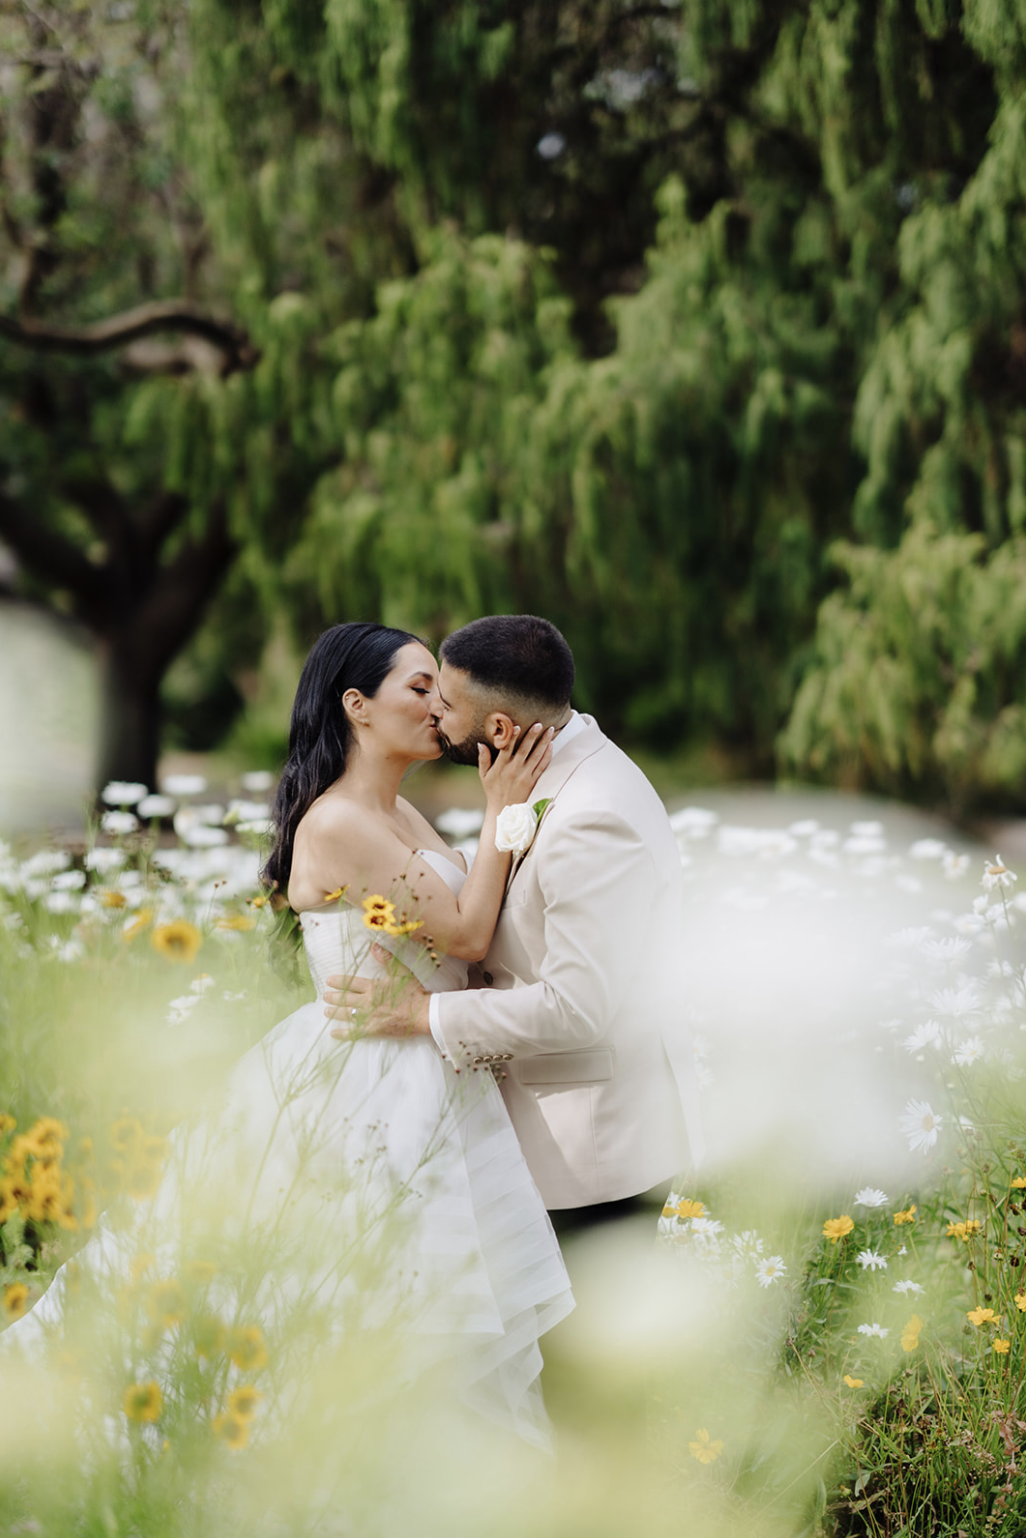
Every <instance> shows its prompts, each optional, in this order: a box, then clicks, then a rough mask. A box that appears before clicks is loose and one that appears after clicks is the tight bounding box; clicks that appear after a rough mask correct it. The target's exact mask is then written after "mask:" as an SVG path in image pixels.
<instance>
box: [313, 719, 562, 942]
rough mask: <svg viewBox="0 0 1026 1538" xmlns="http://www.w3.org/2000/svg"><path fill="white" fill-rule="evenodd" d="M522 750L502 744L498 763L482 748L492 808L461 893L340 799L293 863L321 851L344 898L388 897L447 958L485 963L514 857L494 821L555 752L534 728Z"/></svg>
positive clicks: (321, 865)
mask: <svg viewBox="0 0 1026 1538" xmlns="http://www.w3.org/2000/svg"><path fill="white" fill-rule="evenodd" d="M517 747H518V748H519V751H518V750H517ZM517 747H514V748H503V749H501V750H500V751H499V752H498V754H497V755H496V758H495V760H494V762H492V761H491V759H490V755H489V752H488V750H487V749H486V748H484V747H482V748H481V749H480V763H479V770H478V772H479V774H480V776H481V784H482V786H483V787H484V792H485V798H486V803H487V807H486V811H485V818H484V823H483V825H482V827H481V842H480V846H479V848H478V853H477V855H476V857H475V859H474V862H473V864H472V866H471V869H470V874H469V875H468V876H467V879H466V881H465V882H464V883H463V888H462V890H461V892H460V893H459V896H456V895H455V894H454V893H453V892H452V890H451V889H450V888H449V887H448V886H447V885H446V883H445V880H444V879H443V877H441V876H440V875H438V873H437V872H436V871H435V870H433V869H432V867H431V866H430V865H428V864H427V863H426V862H425V861H424V860H423V859H421V857H420V855H419V854H417V853H416V852H411V850H410V849H409V848H408V847H407V845H406V844H404V843H403V841H402V839H401V838H399V837H398V835H397V834H395V833H393V832H392V831H391V830H390V829H389V828H388V827H387V826H386V825H384V824H383V823H382V822H380V821H379V820H377V819H376V818H370V817H368V816H367V814H366V812H365V811H364V810H363V809H362V808H361V807H359V806H357V805H356V804H355V803H354V802H351V801H346V800H345V799H344V798H342V797H336V798H325V800H323V801H322V802H321V803H320V805H319V806H318V807H316V808H315V809H314V810H313V811H312V812H311V813H309V814H308V815H307V817H305V818H304V819H303V822H302V823H301V824H300V827H299V829H298V831H297V834H296V851H295V861H294V868H295V866H299V865H301V863H302V862H303V861H304V860H306V859H311V858H312V856H313V853H314V851H316V860H317V867H318V870H319V871H322V872H323V873H324V880H325V883H326V884H327V883H328V882H330V884H331V886H332V889H336V888H339V887H341V888H343V889H344V892H345V898H346V901H347V902H349V903H352V904H353V905H354V906H355V907H360V905H361V904H362V902H363V900H364V898H366V897H372V896H375V897H384V898H385V899H387V900H388V901H389V902H392V903H394V904H395V913H394V919H395V921H397V922H400V923H402V922H405V921H410V920H412V921H413V922H418V921H419V923H420V926H421V927H420V928H419V929H417V930H416V931H415V932H414V938H415V939H417V940H419V941H421V942H422V943H423V944H425V945H427V946H429V947H431V948H432V949H434V950H437V951H440V952H443V953H444V954H445V955H447V956H457V957H459V958H460V959H461V960H464V961H481V960H482V959H483V958H484V956H485V954H486V953H487V950H488V947H489V945H490V943H491V939H492V935H493V933H494V931H495V925H496V923H497V921H498V917H499V908H500V906H501V905H502V898H503V894H504V892H505V888H506V878H507V876H508V874H509V867H510V859H511V856H510V855H509V853H507V852H504V851H501V850H498V849H496V847H495V825H496V820H497V818H498V815H499V812H500V811H501V810H502V808H503V807H505V806H512V805H516V804H517V803H519V802H523V801H527V800H528V799H529V798H530V795H531V792H532V791H533V789H534V787H535V785H536V784H537V782H538V779H539V777H540V775H541V774H542V772H543V770H544V769H545V768H546V767H547V765H548V762H549V759H550V758H551V756H552V732H551V730H543V729H542V728H541V727H540V726H533V727H531V729H530V731H529V732H527V733H526V734H525V740H524V742H523V743H522V744H520V743H519V742H518V744H517Z"/></svg>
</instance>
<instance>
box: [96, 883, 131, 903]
mask: <svg viewBox="0 0 1026 1538" xmlns="http://www.w3.org/2000/svg"><path fill="white" fill-rule="evenodd" d="M100 902H101V904H102V905H103V907H104V908H125V907H127V906H128V898H127V897H126V896H125V894H124V892H119V891H118V889H117V887H108V888H107V890H106V891H104V892H101V893H100Z"/></svg>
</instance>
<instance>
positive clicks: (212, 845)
mask: <svg viewBox="0 0 1026 1538" xmlns="http://www.w3.org/2000/svg"><path fill="white" fill-rule="evenodd" d="M235 788H236V790H237V792H238V794H237V796H236V797H235V799H234V800H231V801H227V802H218V803H216V804H215V803H214V802H213V801H211V800H209V799H208V797H207V792H206V787H205V786H204V785H203V783H202V782H201V781H200V780H198V779H188V778H185V777H180V778H179V779H178V780H172V781H170V782H169V783H168V784H166V785H165V786H164V787H163V790H162V794H161V796H159V797H157V796H144V795H143V793H142V791H143V788H142V787H141V786H135V785H132V784H124V783H115V784H112V785H110V786H108V787H107V790H106V792H105V801H106V809H105V810H104V811H103V812H102V813H101V814H100V815H99V816H98V817H97V818H96V819H94V820H93V821H92V822H91V824H90V826H89V828H88V830H87V834H86V837H85V838H84V839H83V840H80V841H78V842H76V843H74V844H68V845H67V846H62V845H59V844H51V845H46V846H45V847H38V846H30V845H27V844H26V845H25V846H24V847H21V846H19V847H18V848H15V847H11V846H2V847H0V968H2V975H3V978H4V987H3V991H2V997H0V1089H2V1093H0V1310H2V1324H3V1326H4V1327H5V1328H4V1332H3V1334H2V1335H0V1390H2V1391H0V1519H2V1521H3V1522H4V1523H5V1524H6V1526H7V1528H8V1530H9V1531H11V1532H19V1533H44V1534H54V1535H65V1534H69V1535H70V1534H72V1533H75V1534H79V1533H83V1534H84V1533H104V1534H111V1535H112V1534H121V1533H124V1534H161V1535H164V1534H167V1535H179V1534H181V1535H183V1538H184V1535H187V1534H188V1535H192V1534H195V1535H206V1534H211V1535H212V1534H215V1533H216V1534H217V1535H218V1538H221V1535H224V1534H227V1533H233V1532H240V1533H241V1532H242V1531H243V1530H245V1531H246V1532H247V1533H252V1532H258V1533H262V1532H268V1533H270V1532H275V1533H277V1532H282V1533H284V1532H288V1533H290V1534H292V1533H301V1532H310V1533H313V1532H314V1531H315V1530H316V1531H318V1532H338V1533H360V1534H374V1533H382V1534H385V1533H393V1532H395V1533H400V1532H410V1531H417V1532H419V1533H425V1534H433V1533H436V1532H437V1533H439V1534H441V1533H443V1532H444V1533H446V1534H461V1533H467V1534H468V1535H469V1534H471V1533H475V1534H476V1533H480V1532H481V1531H483V1530H487V1531H489V1532H495V1533H500V1534H505V1533H507V1532H508V1533H509V1534H513V1533H521V1532H523V1531H525V1530H526V1529H527V1528H528V1526H530V1527H531V1528H533V1527H536V1526H538V1527H542V1528H543V1529H544V1530H549V1531H553V1532H555V1533H558V1534H560V1535H562V1534H568V1535H570V1534H574V1535H576V1534H578V1533H580V1534H582V1535H583V1534H585V1533H587V1534H589V1535H594V1534H598V1535H605V1534H609V1535H613V1534H620V1533H623V1532H625V1531H634V1532H641V1533H644V1534H649V1533H651V1534H663V1533H666V1534H670V1533H682V1532H686V1533H687V1534H688V1535H689V1538H690V1535H693V1534H694V1535H700V1538H706V1535H708V1538H717V1535H720V1534H727V1533H738V1534H741V1533H744V1534H754V1535H757V1538H762V1535H766V1538H777V1535H780V1538H784V1535H795V1538H797V1535H799V1534H808V1535H810V1538H811V1535H817V1538H835V1535H842V1534H844V1535H847V1534H867V1535H881V1538H883V1535H898V1534H908V1535H919V1534H922V1535H924V1538H925V1535H927V1534H934V1533H938V1534H950V1535H951V1538H956V1535H958V1534H965V1535H966V1538H977V1535H979V1538H984V1535H986V1538H991V1535H994V1538H1018V1535H1019V1534H1021V1532H1022V1530H1023V1527H1024V1525H1026V1496H1024V1494H1023V1489H1022V1486H1021V1482H1020V1481H1019V1478H1018V1472H1019V1471H1018V1458H1019V1457H1020V1455H1021V1450H1022V1447H1023V1445H1024V1440H1026V1396H1024V1391H1023V1376H1024V1367H1023V1363H1024V1349H1026V1126H1024V1116H1023V1084H1024V1078H1023V1070H1024V1067H1026V944H1024V938H1026V893H1024V892H1020V890H1019V886H1020V883H1019V881H1018V879H1017V876H1016V872H1015V871H1014V869H1012V868H1010V865H1009V864H1007V863H1006V862H1004V861H1002V860H1001V858H1000V857H999V856H998V855H997V854H996V852H991V853H990V854H989V855H988V856H986V857H984V856H983V855H982V854H981V853H980V851H979V850H978V849H976V848H974V847H972V846H970V845H968V844H966V843H965V842H964V841H961V840H959V839H958V838H956V837H955V835H951V837H950V838H945V837H942V836H940V835H939V834H937V833H936V830H932V831H930V832H929V836H923V837H912V838H910V837H907V836H896V835H895V833H894V832H893V831H892V829H891V826H890V824H889V822H888V819H887V817H886V815H885V814H884V813H881V815H880V817H879V818H876V817H873V818H870V817H868V816H865V815H860V816H854V817H852V816H850V815H848V816H846V815H845V804H844V802H843V801H838V800H836V799H831V798H824V801H823V811H822V814H821V816H820V818H819V819H814V818H812V817H808V816H803V817H802V818H800V819H796V820H795V819H789V818H788V816H787V813H786V806H787V803H786V798H781V800H780V807H781V809H782V810H781V811H780V812H774V814H773V817H772V818H771V819H770V825H765V824H766V822H767V819H766V817H765V816H762V817H761V822H762V824H764V825H760V826H751V825H748V824H745V825H735V824H734V823H733V822H731V821H729V820H728V819H727V817H725V816H724V815H721V813H719V812H717V811H715V810H712V809H710V808H708V807H701V806H692V807H686V808H682V809H680V810H679V811H677V812H675V813H674V814H673V823H674V827H675V830H676V833H677V837H678V842H679V846H680V850H681V862H682V879H683V880H684V881H685V883H686V887H687V891H688V894H689V905H688V907H689V918H688V927H687V932H686V933H685V935H683V936H682V962H683V966H682V976H683V977H684V978H685V979H686V988H685V991H684V995H683V997H682V1001H681V1010H682V1022H683V1021H685V1020H686V1022H687V1024H688V1025H689V1027H690V1029H691V1031H692V1034H693V1038H694V1043H695V1056H696V1067H697V1070H698V1074H699V1078H700V1081H701V1085H702V1100H703V1108H704V1114H705V1120H706V1128H705V1130H706V1138H707V1143H708V1155H707V1158H706V1160H705V1162H704V1163H703V1165H702V1166H701V1167H700V1168H699V1169H697V1170H688V1171H682V1172H681V1173H680V1176H679V1178H678V1179H677V1180H676V1181H675V1183H674V1189H673V1190H672V1191H671V1192H670V1194H669V1196H668V1197H667V1200H666V1204H665V1206H664V1207H663V1210H662V1212H661V1213H660V1212H659V1210H658V1208H656V1209H653V1212H652V1216H651V1219H650V1220H647V1219H639V1220H637V1221H636V1222H635V1223H633V1224H632V1225H629V1226H628V1227H627V1228H625V1229H622V1230H618V1231H617V1232H616V1233H615V1234H602V1233H598V1234H596V1235H594V1236H591V1237H589V1238H588V1239H586V1240H582V1241H581V1244H580V1249H579V1252H577V1253H576V1255H575V1261H574V1280H575V1290H576V1292H577V1296H578V1308H577V1311H576V1312H575V1314H574V1315H572V1316H571V1318H570V1319H569V1320H568V1321H567V1322H566V1324H565V1325H563V1326H561V1327H560V1329H559V1331H557V1332H556V1333H555V1335H554V1336H553V1338H552V1340H551V1343H549V1342H546V1343H545V1344H546V1360H547V1367H546V1374H545V1380H544V1381H545V1388H546V1394H547V1397H548V1400H549V1405H550V1409H551V1412H552V1415H553V1418H554V1420H555V1424H556V1431H557V1437H558V1456H557V1458H556V1459H555V1460H554V1461H550V1460H546V1459H544V1458H542V1457H541V1455H539V1454H536V1453H533V1452H530V1451H528V1450H526V1449H523V1448H520V1447H517V1446H512V1445H510V1441H511V1439H508V1438H507V1437H506V1435H505V1434H502V1435H501V1436H500V1435H499V1434H498V1433H496V1434H494V1435H493V1434H491V1433H490V1432H489V1431H488V1428H487V1426H486V1425H485V1424H484V1423H483V1422H479V1421H477V1420H474V1419H472V1418H471V1417H470V1416H468V1415H467V1414H466V1413H465V1412H460V1411H459V1410H458V1409H457V1408H456V1407H455V1402H454V1399H453V1397H452V1396H451V1395H450V1394H449V1393H448V1392H447V1384H446V1380H445V1370H444V1365H441V1366H440V1365H439V1364H426V1366H425V1370H424V1371H423V1372H420V1373H417V1374H411V1372H410V1368H409V1363H408V1362H404V1359H403V1354H402V1350H401V1348H400V1341H401V1328H400V1325H401V1319H399V1318H397V1317H395V1315H394V1314H393V1315H392V1316H391V1317H390V1318H388V1319H386V1320H382V1318H381V1317H380V1316H376V1315H375V1312H374V1307H373V1300H374V1298H375V1296H376V1295H378V1294H379V1293H381V1292H382V1289H383V1287H384V1284H385V1278H386V1277H387V1275H388V1272H389V1265H390V1261H389V1253H390V1251H389V1234H390V1233H391V1232H394V1227H393V1226H392V1225H395V1224H397V1223H398V1224H401V1223H402V1222H403V1221H404V1218H403V1210H402V1207H401V1204H397V1206H396V1208H395V1210H394V1211H391V1212H389V1213H385V1214H376V1215H375V1225H376V1230H375V1231H376V1234H377V1240H376V1242H375V1243H374V1244H373V1245H371V1246H368V1245H367V1244H366V1243H362V1242H360V1241H359V1239H358V1238H357V1237H356V1235H357V1232H358V1230H359V1229H360V1225H361V1223H363V1222H364V1220H365V1218H366V1211H365V1210H364V1209H361V1207H360V1204H359V1200H358V1199H356V1198H358V1193H359V1192H360V1190H362V1189H363V1188H364V1186H365V1184H366V1181H367V1175H368V1171H367V1169H366V1167H365V1166H363V1165H361V1164H359V1161H354V1166H353V1167H352V1168H351V1169H347V1170H346V1172H345V1176H344V1181H343V1184H344V1186H345V1190H344V1191H343V1192H342V1193H340V1194H339V1195H338V1198H337V1200H336V1199H335V1197H334V1196H333V1195H332V1193H330V1192H325V1191H324V1190H317V1191H310V1190H305V1189H303V1188H302V1186H301V1182H300V1183H296V1184H295V1185H293V1186H290V1187H288V1189H285V1188H282V1189H281V1191H280V1192H279V1193H277V1194H275V1195H274V1199H273V1200H272V1201H271V1202H270V1203H269V1204H268V1206H267V1209H266V1211H267V1212H270V1213H271V1214H272V1216H271V1218H270V1219H267V1218H266V1217H265V1218H260V1219H259V1220H258V1217H257V1216H256V1215H254V1214H255V1209H254V1208H253V1207H252V1206H251V1205H249V1206H247V1202H246V1201H245V1200H244V1199H243V1197H242V1196H241V1195H240V1193H243V1192H247V1191H250V1190H251V1189H252V1190H255V1189H256V1188H257V1186H258V1184H259V1181H260V1178H261V1175H260V1166H261V1150H260V1147H259V1146H254V1145H252V1143H251V1142H250V1141H233V1140H232V1138H231V1137H230V1136H229V1137H227V1139H226V1140H225V1141H224V1143H223V1145H222V1146H218V1147H217V1148H214V1147H213V1146H212V1143H211V1139H210V1138H209V1135H207V1134H204V1131H203V1129H204V1128H209V1126H210V1125H211V1124H212V1123H211V1119H210V1107H211V1105H212V1104H214V1103H216V1101H217V1096H218V1094H219V1087H220V1086H221V1085H222V1084H223V1082H224V1079H225V1076H226V1074H227V1072H228V1069H229V1068H230V1066H231V1065H232V1064H233V1063H235V1062H236V1061H237V1060H238V1059H239V1058H240V1057H241V1056H242V1055H243V1054H244V1053H246V1052H247V1051H248V1050H250V1049H252V1048H254V1047H255V1046H257V1044H258V1043H260V1041H261V1039H262V1038H263V1037H264V1036H265V1035H266V1033H267V1031H268V1030H269V1028H270V1027H271V1026H272V1025H273V1024H274V1023H275V1022H276V1021H277V1020H279V1019H281V1018H283V1017H284V1016H286V1015H287V1014H289V1013H290V1012H291V1011H292V1010H293V1009H295V1008H296V1007H297V1005H298V1004H300V1003H302V1002H305V1001H307V1000H308V999H309V998H310V996H311V989H310V986H309V982H308V981H307V980H304V977H303V975H302V971H301V969H300V967H299V965H298V961H297V958H298V953H297V951H296V948H295V945H294V944H293V942H292V939H291V938H290V936H289V934H288V927H287V924H285V923H284V921H283V916H282V915H281V913H279V912H276V911H275V909H274V906H273V904H272V902H271V901H269V900H268V894H267V893H266V892H265V891H264V890H263V889H262V888H261V886H260V883H259V876H258V872H259V867H260V862H261V849H262V847H263V846H264V843H265V841H266V837H267V832H268V809H267V801H266V796H267V793H268V791H269V789H270V781H269V777H267V776H265V775H260V774H256V773H254V774H253V775H251V776H247V777H245V778H244V779H243V780H241V781H240V782H239V783H238V784H237V786H236V787H235ZM861 810H863V811H864V806H863V808H861ZM439 825H440V826H441V827H442V828H443V829H448V831H449V833H450V835H451V836H453V837H455V838H460V837H461V838H462V839H463V840H464V843H465V844H466V846H467V847H468V848H472V846H473V826H474V819H473V816H472V815H468V814H466V813H458V812H454V813H452V814H451V815H449V816H448V818H447V817H444V816H443V817H442V818H440V819H439ZM388 906H389V905H388V897H387V894H385V895H384V896H379V897H377V898H376V900H368V902H365V904H364V907H365V910H366V913H367V918H366V922H367V924H368V928H369V930H371V929H374V928H380V927H383V925H384V922H385V920H386V919H387V920H389V921H391V915H390V914H389V912H388ZM383 915H384V918H383ZM345 1050H346V1049H345V1048H344V1047H343V1046H342V1045H340V1047H339V1067H338V1071H339V1072H345ZM295 1093H296V1095H297V1096H299V1095H301V1093H302V1086H297V1087H296V1090H295ZM288 1110H289V1107H288V1104H287V1103H286V1104H284V1105H283V1106H282V1107H281V1108H280V1114H281V1115H287V1114H288ZM271 1135H272V1133H271V1129H270V1128H268V1131H267V1138H268V1146H269V1144H270V1139H271ZM315 1152H316V1151H315V1150H313V1149H312V1150H311V1157H313V1156H314V1155H315ZM172 1189H173V1190H174V1191H175V1193H176V1195H175V1200H174V1201H173V1202H172V1201H171V1200H170V1198H169V1195H168V1193H169V1191H170V1190H172ZM354 1193H356V1197H354ZM354 1199H355V1201H356V1205H355V1207H354V1206H353V1202H354ZM354 1212H355V1214H356V1216H355V1218H354V1216H353V1214H354ZM347 1224H348V1225H349V1226H348V1227H347ZM55 1275H56V1281H55V1282H54V1283H53V1286H52V1287H51V1288H50V1291H49V1292H47V1288H48V1284H49V1283H50V1282H51V1278H53V1277H54V1276H55ZM41 1299H42V1302H40V1300H41ZM55 1300H56V1302H57V1305H58V1306H55ZM36 1305H38V1306H39V1312H38V1314H37V1315H36V1316H35V1317H36V1319H37V1320H38V1321H39V1326H38V1328H32V1329H29V1328H28V1326H29V1325H30V1324H31V1321H32V1318H33V1310H34V1307H35V1306H36ZM8 1325H14V1326H16V1328H13V1329H11V1330H10V1331H8V1330H7V1329H6V1326H8ZM500 1488H501V1489H502V1490H503V1495H502V1499H501V1501H499V1500H497V1499H496V1491H497V1490H498V1489H500Z"/></svg>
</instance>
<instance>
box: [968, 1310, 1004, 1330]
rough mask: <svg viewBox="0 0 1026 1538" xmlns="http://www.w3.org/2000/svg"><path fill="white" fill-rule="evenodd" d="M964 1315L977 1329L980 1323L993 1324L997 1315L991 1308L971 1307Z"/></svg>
mask: <svg viewBox="0 0 1026 1538" xmlns="http://www.w3.org/2000/svg"><path fill="white" fill-rule="evenodd" d="M965 1317H966V1318H967V1319H968V1320H969V1323H970V1324H974V1325H975V1326H976V1328H977V1329H979V1328H980V1326H981V1324H993V1323H994V1322H995V1321H996V1319H997V1317H998V1316H997V1314H995V1312H994V1310H993V1309H992V1308H971V1309H970V1310H969V1312H968V1313H967V1314H966V1316H965Z"/></svg>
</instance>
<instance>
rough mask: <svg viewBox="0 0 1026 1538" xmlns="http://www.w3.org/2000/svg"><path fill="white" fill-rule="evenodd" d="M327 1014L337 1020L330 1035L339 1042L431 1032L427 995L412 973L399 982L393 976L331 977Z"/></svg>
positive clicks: (326, 1007)
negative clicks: (407, 978)
mask: <svg viewBox="0 0 1026 1538" xmlns="http://www.w3.org/2000/svg"><path fill="white" fill-rule="evenodd" d="M324 1014H325V1017H326V1018H327V1019H328V1020H335V1021H337V1022H338V1024H337V1025H335V1026H334V1028H333V1029H332V1031H331V1034H332V1036H334V1037H336V1038H337V1039H338V1040H339V1041H349V1040H350V1039H351V1038H355V1037H360V1036H400V1037H402V1036H427V1035H430V1026H429V1023H428V995H427V994H426V993H425V991H424V989H423V988H422V987H421V986H420V984H419V983H418V982H416V981H415V980H414V978H413V977H412V976H411V977H410V978H409V980H408V981H404V982H403V983H401V984H399V985H397V984H396V981H395V979H394V978H383V979H375V980H373V981H372V980H371V979H370V978H366V977H329V978H328V986H327V987H326V988H325V990H324Z"/></svg>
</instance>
